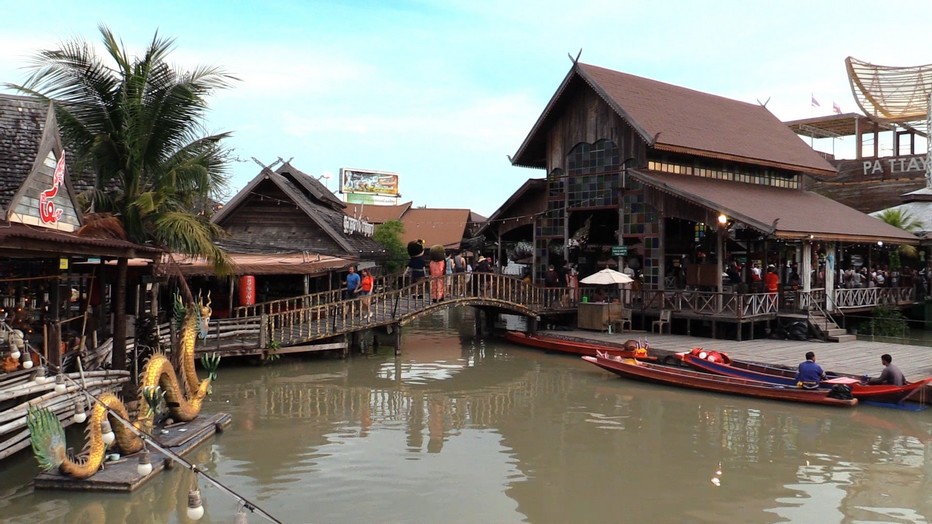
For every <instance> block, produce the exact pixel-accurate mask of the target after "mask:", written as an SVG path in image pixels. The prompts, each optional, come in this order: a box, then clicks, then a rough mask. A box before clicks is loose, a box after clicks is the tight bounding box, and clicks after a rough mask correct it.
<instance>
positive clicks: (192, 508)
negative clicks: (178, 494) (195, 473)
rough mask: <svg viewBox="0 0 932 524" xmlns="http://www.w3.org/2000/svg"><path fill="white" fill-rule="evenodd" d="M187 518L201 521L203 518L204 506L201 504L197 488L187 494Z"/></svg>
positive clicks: (199, 492)
mask: <svg viewBox="0 0 932 524" xmlns="http://www.w3.org/2000/svg"><path fill="white" fill-rule="evenodd" d="M187 515H188V518H189V519H191V520H201V517H203V516H204V506H203V505H202V504H201V491H200V490H199V489H197V486H196V485H195V487H194V488H193V489H192V490H191V491H189V492H188V510H187Z"/></svg>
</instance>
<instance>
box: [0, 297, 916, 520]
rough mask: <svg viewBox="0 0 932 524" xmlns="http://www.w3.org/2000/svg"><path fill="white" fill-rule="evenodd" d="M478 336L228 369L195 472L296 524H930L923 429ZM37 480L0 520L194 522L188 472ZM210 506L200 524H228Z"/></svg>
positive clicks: (427, 336) (448, 327) (436, 326)
mask: <svg viewBox="0 0 932 524" xmlns="http://www.w3.org/2000/svg"><path fill="white" fill-rule="evenodd" d="M471 327H472V323H471V319H469V318H457V316H456V314H454V313H452V312H450V313H448V314H442V315H436V316H435V317H432V318H430V319H429V320H426V321H425V322H423V323H422V324H421V325H419V326H412V327H410V328H406V330H405V332H404V349H403V352H402V354H401V355H400V356H398V357H395V355H394V352H393V350H391V349H386V350H379V351H376V352H375V353H374V354H370V355H366V356H354V357H353V358H352V359H349V360H345V361H344V360H339V359H327V358H320V357H315V358H308V359H305V360H302V359H292V360H282V361H280V362H279V363H277V364H276V365H274V366H269V367H262V368H256V367H227V368H225V369H223V370H222V371H223V374H222V380H221V381H220V382H218V383H217V384H216V386H215V390H214V395H213V396H212V397H211V399H210V401H209V403H208V405H207V407H206V409H207V410H208V411H211V412H216V411H226V412H229V413H231V414H232V415H233V425H232V427H231V428H230V429H228V430H227V431H226V432H225V433H223V434H222V435H220V436H218V437H217V438H216V439H214V440H213V441H211V442H210V443H209V444H208V445H206V446H203V447H202V448H199V449H198V450H197V452H196V453H197V454H196V457H195V460H196V461H197V462H198V464H199V465H201V466H202V467H204V468H207V470H208V471H210V473H211V474H212V475H214V476H216V477H217V478H218V479H220V480H221V481H223V482H224V483H225V484H227V485H229V486H231V487H232V488H234V489H235V490H236V491H238V492H240V493H242V494H243V495H244V496H247V497H248V498H250V499H252V500H253V501H254V502H256V503H258V504H259V505H260V506H261V507H263V508H264V509H267V510H268V511H270V512H271V513H272V514H273V515H275V516H276V517H278V518H280V519H281V520H283V521H285V522H334V521H341V522H363V521H371V522H496V523H499V522H533V523H550V522H554V523H557V522H561V523H562V522H778V521H791V522H842V521H851V522H854V521H857V522H879V521H884V522H889V521H895V522H925V521H927V520H929V515H930V503H929V500H928V497H927V495H926V494H927V493H928V492H929V487H930V486H929V481H928V478H929V476H930V475H929V474H930V467H929V464H930V463H932V462H930V460H929V453H930V446H929V442H930V435H932V427H930V419H929V416H928V413H926V412H923V413H907V412H900V411H892V410H882V409H878V408H870V407H858V408H856V409H853V410H833V409H827V408H820V407H813V406H795V405H787V404H781V403H775V402H764V401H755V400H751V399H743V398H738V397H727V396H718V395H707V394H702V393H692V392H688V391H680V390H674V389H670V388H664V387H659V386H652V385H648V384H640V383H637V382H630V381H625V380H622V379H619V378H617V377H615V376H614V375H611V374H609V373H606V372H604V371H602V370H599V369H597V368H595V367H594V366H591V365H590V364H587V363H585V362H583V361H581V360H580V359H576V358H570V357H562V356H556V355H549V354H545V353H542V352H538V351H534V350H526V349H522V348H517V347H514V346H510V345H508V344H505V343H503V342H500V341H497V340H485V341H483V340H479V339H475V338H474V337H472V336H471V335H470V333H469V331H470V328H471ZM28 460H29V461H31V458H30V459H28ZM33 470H34V466H33V465H32V462H28V461H26V460H22V461H19V462H18V463H14V465H13V469H12V475H13V476H14V477H16V478H17V479H18V480H16V481H10V480H9V478H10V477H9V476H8V475H7V472H6V471H5V472H4V475H3V476H0V495H3V496H2V497H0V515H2V516H3V518H0V520H3V521H4V522H7V521H10V522H35V521H49V522H56V521H58V522H111V521H112V522H124V521H126V522H184V521H185V520H184V517H183V511H184V504H185V498H184V497H185V495H186V493H187V487H188V484H187V483H188V482H189V481H190V479H189V474H188V472H185V471H172V472H170V473H169V474H167V475H159V476H158V478H157V479H156V481H154V482H152V483H150V484H149V485H147V486H146V487H145V488H144V489H143V490H141V491H140V492H138V493H135V494H132V495H112V496H111V495H99V494H70V493H60V492H42V493H33V492H32V490H31V488H30V487H29V486H28V480H29V478H31V477H30V474H31V472H32V471H33ZM201 490H202V493H203V494H204V497H205V506H206V509H207V515H206V516H205V519H204V522H229V521H230V520H232V516H233V514H234V513H235V511H236V509H237V507H236V504H235V502H234V501H232V500H231V499H229V498H227V497H225V496H223V495H222V494H220V493H218V492H217V491H216V490H215V489H213V488H211V487H209V486H205V485H202V486H201ZM102 510H103V511H102ZM102 513H103V514H104V515H105V516H104V517H101V514H102ZM100 518H104V520H99V519H100ZM95 519H96V520H95ZM249 521H250V522H261V521H262V520H261V519H260V518H259V517H258V516H251V517H250V519H249Z"/></svg>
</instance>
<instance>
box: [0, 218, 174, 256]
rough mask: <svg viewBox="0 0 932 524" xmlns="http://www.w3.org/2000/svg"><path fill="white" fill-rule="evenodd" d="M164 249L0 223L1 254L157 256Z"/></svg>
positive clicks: (12, 223)
mask: <svg viewBox="0 0 932 524" xmlns="http://www.w3.org/2000/svg"><path fill="white" fill-rule="evenodd" d="M161 252H162V250H161V249H158V248H155V247H152V246H146V245H140V244H134V243H132V242H127V241H125V240H117V239H112V238H88V237H82V236H78V235H76V234H73V233H67V232H64V231H57V230H53V229H47V228H42V227H32V226H28V225H25V224H20V223H17V222H5V223H0V255H2V256H6V257H11V258H15V257H21V256H39V255H41V256H51V257H56V256H59V255H62V256H68V255H84V256H95V257H134V256H153V257H154V256H157V254H158V253H161Z"/></svg>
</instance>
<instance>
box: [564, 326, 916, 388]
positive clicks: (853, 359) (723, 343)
mask: <svg viewBox="0 0 932 524" xmlns="http://www.w3.org/2000/svg"><path fill="white" fill-rule="evenodd" d="M554 334H557V335H560V336H564V337H575V338H579V339H582V340H594V341H610V342H624V341H625V340H628V339H639V338H640V339H643V340H646V341H647V342H648V343H649V344H650V346H651V352H652V353H655V354H656V353H657V352H658V351H660V352H663V354H666V352H668V351H669V352H678V351H689V350H691V349H692V348H694V347H702V348H705V349H712V350H716V351H723V352H725V353H728V355H729V356H731V357H735V358H738V359H741V360H753V361H757V362H765V363H768V364H777V365H784V366H796V365H797V364H799V363H800V362H802V361H803V360H805V359H806V357H805V355H806V352H807V351H812V352H814V353H815V354H816V361H817V362H818V363H819V364H821V365H822V367H823V368H825V369H827V370H831V371H837V372H839V373H853V374H857V375H862V374H868V375H871V376H877V375H878V374H880V370H881V369H883V366H882V365H881V363H880V355H883V354H884V353H889V354H890V355H891V356H892V357H893V362H894V363H895V364H896V365H897V366H898V367H899V368H900V370H902V371H903V373H904V374H905V375H906V379H907V380H915V379H917V378H920V377H925V376H932V347H928V346H911V345H907V344H894V343H890V342H871V341H865V340H854V341H850V342H841V343H832V342H821V341H797V340H773V339H767V338H761V339H754V340H745V341H737V340H723V339H709V338H700V337H690V336H684V335H666V334H662V335H658V334H656V333H648V332H644V331H626V332H624V333H612V334H610V333H603V332H596V331H583V330H575V331H555V332H554Z"/></svg>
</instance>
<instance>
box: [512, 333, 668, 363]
mask: <svg viewBox="0 0 932 524" xmlns="http://www.w3.org/2000/svg"><path fill="white" fill-rule="evenodd" d="M505 340H507V341H509V342H512V343H514V344H518V345H521V346H527V347H533V348H537V349H543V350H545V351H554V352H558V353H567V354H570V355H580V356H590V357H594V356H595V355H596V353H598V352H599V351H602V352H605V353H607V354H609V355H612V356H618V357H623V358H637V359H647V360H652V359H651V358H650V357H648V355H647V348H646V347H642V348H641V351H638V350H636V349H634V350H632V349H623V348H621V347H614V346H610V345H603V344H593V343H591V342H579V341H575V340H566V339H562V338H557V337H548V336H546V335H528V334H526V333H522V332H520V331H507V332H506V333H505Z"/></svg>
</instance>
